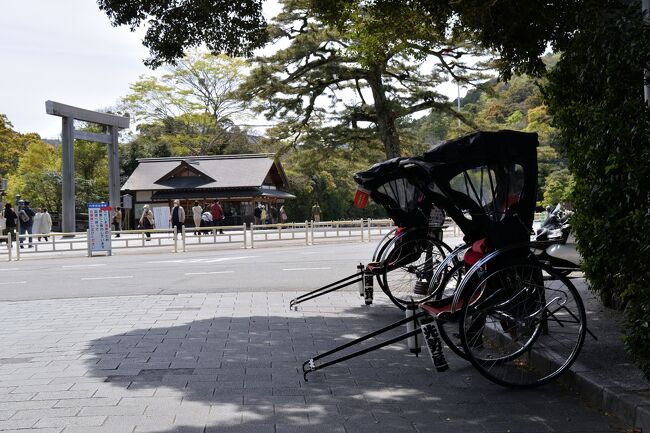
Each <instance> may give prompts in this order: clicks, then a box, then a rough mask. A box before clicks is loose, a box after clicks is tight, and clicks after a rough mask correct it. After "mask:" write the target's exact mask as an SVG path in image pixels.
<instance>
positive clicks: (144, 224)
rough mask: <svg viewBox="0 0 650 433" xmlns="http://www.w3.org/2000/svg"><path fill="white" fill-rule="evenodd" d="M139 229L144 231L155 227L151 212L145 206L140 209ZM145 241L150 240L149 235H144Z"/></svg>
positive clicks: (147, 206)
mask: <svg viewBox="0 0 650 433" xmlns="http://www.w3.org/2000/svg"><path fill="white" fill-rule="evenodd" d="M139 222H140V227H141V228H142V229H144V230H151V229H153V228H155V227H156V224H155V220H154V219H153V212H151V209H149V205H148V204H145V205H144V206H143V207H142V216H141V217H140V221H139ZM145 236H146V237H147V240H148V241H150V240H151V233H149V232H147V233H145Z"/></svg>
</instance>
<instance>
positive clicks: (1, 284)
mask: <svg viewBox="0 0 650 433" xmlns="http://www.w3.org/2000/svg"><path fill="white" fill-rule="evenodd" d="M26 282H27V281H13V282H10V283H0V286H4V285H9V284H25V283H26Z"/></svg>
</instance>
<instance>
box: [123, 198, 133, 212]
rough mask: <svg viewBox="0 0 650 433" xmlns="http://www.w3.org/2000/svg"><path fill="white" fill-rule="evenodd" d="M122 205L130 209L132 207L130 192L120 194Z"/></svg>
mask: <svg viewBox="0 0 650 433" xmlns="http://www.w3.org/2000/svg"><path fill="white" fill-rule="evenodd" d="M122 207H123V208H125V209H131V208H132V207H133V197H132V196H131V194H124V195H123V196H122Z"/></svg>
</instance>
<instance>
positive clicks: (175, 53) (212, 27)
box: [97, 0, 266, 67]
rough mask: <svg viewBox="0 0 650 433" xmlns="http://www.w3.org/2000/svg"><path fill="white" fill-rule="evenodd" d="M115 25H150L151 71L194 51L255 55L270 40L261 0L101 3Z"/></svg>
mask: <svg viewBox="0 0 650 433" xmlns="http://www.w3.org/2000/svg"><path fill="white" fill-rule="evenodd" d="M97 3H98V4H99V8H100V9H101V10H103V11H104V12H106V14H107V15H108V17H109V18H110V20H111V23H112V24H113V25H114V26H119V25H128V26H129V27H130V28H131V31H133V30H135V29H136V28H137V27H139V26H140V25H142V24H143V23H145V22H146V23H147V24H146V27H147V31H146V34H145V37H144V40H143V41H142V43H143V44H144V46H145V47H147V48H149V52H150V54H151V57H150V58H149V59H147V60H146V61H145V64H146V65H147V66H152V67H158V66H160V65H162V64H163V63H175V62H176V61H178V59H180V58H182V57H183V54H184V52H185V51H187V50H188V49H190V48H198V47H200V46H202V45H205V46H206V47H207V48H208V50H210V51H211V52H214V53H221V52H225V53H228V54H230V55H233V56H242V55H250V54H251V53H252V51H253V50H254V49H255V48H259V47H260V46H262V45H263V44H264V42H265V41H266V29H265V22H264V17H263V15H262V1H261V0H236V1H233V0H216V1H183V2H179V1H176V0H97Z"/></svg>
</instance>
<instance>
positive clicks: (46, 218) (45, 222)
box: [41, 207, 52, 242]
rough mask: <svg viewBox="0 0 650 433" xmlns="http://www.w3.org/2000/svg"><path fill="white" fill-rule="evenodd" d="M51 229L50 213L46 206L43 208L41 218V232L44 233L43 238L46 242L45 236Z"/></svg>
mask: <svg viewBox="0 0 650 433" xmlns="http://www.w3.org/2000/svg"><path fill="white" fill-rule="evenodd" d="M51 231H52V215H50V214H49V213H48V212H47V208H46V207H44V208H43V216H42V218H41V234H42V235H44V236H43V239H45V242H47V238H48V236H47V235H49V234H50V232H51Z"/></svg>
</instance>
